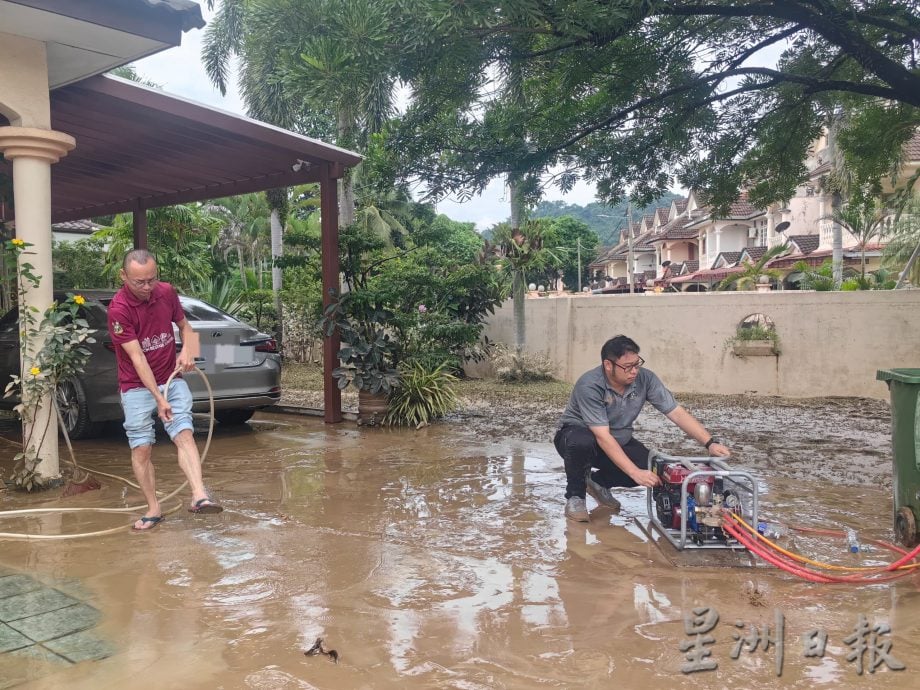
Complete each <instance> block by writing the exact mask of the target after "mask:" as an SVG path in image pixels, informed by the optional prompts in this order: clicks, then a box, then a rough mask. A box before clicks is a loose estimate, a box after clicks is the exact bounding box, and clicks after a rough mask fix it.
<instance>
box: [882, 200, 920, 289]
mask: <svg viewBox="0 0 920 690" xmlns="http://www.w3.org/2000/svg"><path fill="white" fill-rule="evenodd" d="M918 252H920V196H917V195H914V196H913V197H911V198H910V200H909V201H908V203H907V205H906V206H905V208H904V210H903V211H902V212H901V214H900V215H899V217H898V218H897V220H896V221H895V222H894V224H893V225H892V227H891V229H890V232H889V241H888V245H887V246H886V247H885V249H884V251H883V253H882V264H883V265H884V266H885V267H886V268H888V269H890V270H896V271H898V272H899V273H901V272H902V271H904V269H905V268H907V275H906V276H904V277H905V278H906V279H909V280H910V282H911V283H912V284H913V285H915V286H917V285H920V261H917V260H916V257H917V253H918ZM912 257H913V259H914V261H913V263H911V258H912ZM908 264H910V265H909V266H908Z"/></svg>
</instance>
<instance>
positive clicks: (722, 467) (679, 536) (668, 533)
mask: <svg viewBox="0 0 920 690" xmlns="http://www.w3.org/2000/svg"><path fill="white" fill-rule="evenodd" d="M655 460H664V461H665V462H676V463H680V464H681V465H683V466H684V467H686V468H687V469H688V470H690V474H688V475H687V476H686V477H684V479H683V481H682V482H681V487H680V529H674V528H671V527H665V526H664V525H663V524H662V523H661V521H660V520H659V519H658V512H657V510H656V509H655V502H654V498H653V496H652V491H653V489H652V488H649V489H647V490H646V503H647V506H648V518H649V524H650V525H652V526H653V527H655V529H657V530H658V531H659V532H660V533H661V535H662V536H664V538H665V539H667V540H668V541H669V542H671V545H672V546H673V547H674V548H675V549H677V550H678V551H683V550H684V549H720V550H721V549H731V550H736V551H737V550H741V551H743V550H744V549H745V547H744V546H743V545H742V544H740V543H739V542H738V541H736V540H734V539H732V538H730V537H729V538H728V539H727V540H726V542H725V543H715V542H713V543H705V544H695V543H693V542H692V541H690V542H688V540H687V485H688V484H689V483H690V480H692V479H696V478H697V477H720V478H722V479H729V480H730V481H731V482H732V483H733V484H734V485H735V486H737V487H738V488H739V489H741V490H744V491H746V492H747V493H748V494H749V495H750V496H751V515H750V523H751V524H753V525H756V524H757V512H758V495H757V494H758V488H757V480H755V479H754V477H753V476H752V475H751V474H750V473H749V472H745V471H744V470H737V469H732V468H731V467H729V466H728V465H726V464H725V462H724V461H723V460H722V459H719V458H715V457H710V456H706V457H688V456H676V455H667V454H665V453H662V452H660V451H658V450H651V451H649V455H648V466H649V468H651V467H652V466H653V463H654V461H655ZM697 463H706V464H707V465H710V466H711V467H715V468H716V469H714V470H702V469H697ZM738 479H742V480H745V481H746V482H748V483H749V484H750V487H747V486H744V485H743V484H742V483H740V482H739V481H738ZM741 506H742V510H743V509H744V501H742V502H741Z"/></svg>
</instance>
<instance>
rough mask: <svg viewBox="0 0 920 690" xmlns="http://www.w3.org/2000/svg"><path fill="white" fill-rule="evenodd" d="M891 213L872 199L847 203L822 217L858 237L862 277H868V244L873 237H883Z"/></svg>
mask: <svg viewBox="0 0 920 690" xmlns="http://www.w3.org/2000/svg"><path fill="white" fill-rule="evenodd" d="M890 215H891V214H890V212H889V211H888V209H886V208H883V207H882V206H880V205H879V204H878V202H877V201H875V200H871V201H868V202H865V203H850V204H847V205H846V206H844V207H843V208H839V209H835V210H834V212H833V213H831V214H830V215H828V216H824V218H822V220H824V219H830V220H832V221H833V222H834V223H835V224H836V225H838V226H840V227H842V228H845V229H846V230H847V231H848V232H849V233H850V234H851V235H853V237H855V238H856V241H857V242H858V243H859V252H860V277H861V278H865V277H866V245H867V244H869V241H870V240H871V239H872V238H874V237H878V238H881V237H882V235H883V234H884V231H885V222H886V220H887V219H888V217H889V216H890Z"/></svg>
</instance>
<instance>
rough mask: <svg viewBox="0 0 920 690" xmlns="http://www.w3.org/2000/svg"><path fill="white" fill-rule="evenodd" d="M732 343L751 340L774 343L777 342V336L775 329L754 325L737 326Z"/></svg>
mask: <svg viewBox="0 0 920 690" xmlns="http://www.w3.org/2000/svg"><path fill="white" fill-rule="evenodd" d="M733 340H734V341H736V342H738V341H740V342H745V341H751V340H772V341H773V342H774V343H778V342H779V335H778V334H777V332H776V329H775V328H772V327H770V326H763V325H761V324H754V325H753V326H747V327H742V326H739V327H738V329H737V330H736V331H735V336H734V338H733Z"/></svg>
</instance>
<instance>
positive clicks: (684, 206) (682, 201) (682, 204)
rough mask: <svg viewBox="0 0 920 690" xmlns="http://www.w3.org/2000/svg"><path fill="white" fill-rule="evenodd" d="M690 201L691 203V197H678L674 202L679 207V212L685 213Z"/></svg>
mask: <svg viewBox="0 0 920 690" xmlns="http://www.w3.org/2000/svg"><path fill="white" fill-rule="evenodd" d="M688 203H689V199H678V200H677V201H675V202H674V206H675V207H676V208H677V212H678V213H683V212H684V211H686V210H687V204H688Z"/></svg>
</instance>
